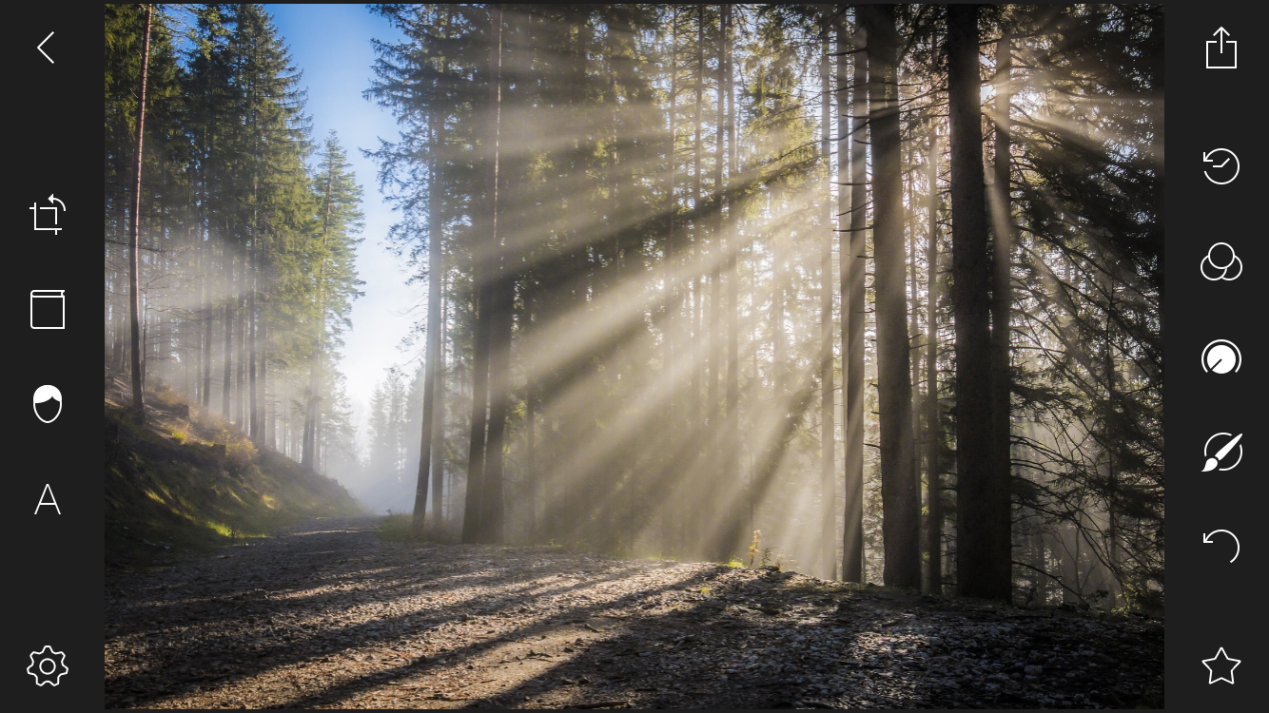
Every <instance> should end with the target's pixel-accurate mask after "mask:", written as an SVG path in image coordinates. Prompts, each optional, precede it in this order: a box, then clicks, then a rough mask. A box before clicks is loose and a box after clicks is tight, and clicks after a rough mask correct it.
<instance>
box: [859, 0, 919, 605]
mask: <svg viewBox="0 0 1269 713" xmlns="http://www.w3.org/2000/svg"><path fill="white" fill-rule="evenodd" d="M861 12H862V14H863V17H864V23H865V26H866V27H867V29H868V66H869V80H870V81H869V85H868V86H869V100H870V102H871V110H870V112H869V116H870V119H871V123H872V149H873V157H874V158H873V216H874V217H873V261H874V270H875V275H876V277H875V281H874V285H875V287H874V289H875V291H876V294H877V303H876V320H877V402H878V410H879V412H880V414H879V421H880V424H881V507H882V537H883V540H884V544H885V567H884V574H883V578H884V582H885V584H886V585H887V586H891V587H906V588H914V589H915V588H919V587H920V586H921V532H920V504H919V502H918V499H917V489H916V480H915V477H914V474H913V468H912V466H913V451H914V449H913V439H912V382H911V377H910V374H909V350H908V325H907V318H908V310H907V292H906V283H907V280H906V276H905V272H906V269H905V268H906V262H907V261H906V259H905V257H904V245H905V242H906V241H905V240H904V207H903V180H902V172H901V168H902V167H901V161H900V153H899V151H900V143H899V102H898V72H897V51H898V37H897V33H896V32H895V11H894V7H893V6H890V5H868V6H865V7H863V8H862V9H861Z"/></svg>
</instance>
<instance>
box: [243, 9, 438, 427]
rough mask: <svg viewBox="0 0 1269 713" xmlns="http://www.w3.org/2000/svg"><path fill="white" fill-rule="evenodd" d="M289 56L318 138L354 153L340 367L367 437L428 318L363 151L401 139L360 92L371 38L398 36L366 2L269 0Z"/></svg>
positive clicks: (412, 360) (367, 76)
mask: <svg viewBox="0 0 1269 713" xmlns="http://www.w3.org/2000/svg"><path fill="white" fill-rule="evenodd" d="M266 7H267V8H268V10H269V12H270V13H272V15H273V18H274V22H275V23H276V24H277V26H278V30H279V31H280V33H281V34H282V38H283V40H284V41H285V42H286V44H287V47H289V48H290V51H291V59H292V61H293V63H294V64H295V66H296V67H297V68H298V69H300V70H302V71H303V73H304V75H303V78H302V79H301V82H300V85H301V86H302V87H303V88H304V89H305V90H306V91H307V92H308V103H307V109H306V110H307V113H308V115H309V116H310V117H312V120H313V138H314V139H315V140H316V141H318V142H320V141H322V140H324V139H325V137H326V134H327V132H329V131H330V130H331V129H334V130H335V131H336V132H337V133H338V134H339V140H340V142H341V143H342V144H343V146H344V148H345V149H346V150H347V152H348V159H349V162H350V163H351V164H352V166H353V170H354V171H355V172H356V174H357V182H358V183H359V184H361V187H362V192H363V202H362V211H363V212H364V213H365V216H366V221H365V223H366V225H365V231H364V232H363V234H362V237H364V238H365V240H364V242H362V244H361V246H360V250H359V252H358V256H357V272H358V273H359V276H360V277H361V279H362V281H364V282H365V283H366V284H365V285H363V286H362V288H361V289H362V291H363V292H365V295H364V296H363V297H361V298H360V299H358V300H356V301H355V302H354V303H353V308H352V327H353V328H352V331H351V332H348V333H346V334H345V335H344V341H345V345H344V347H343V350H342V353H343V358H342V360H341V362H340V369H341V371H343V373H344V375H345V376H346V377H347V388H348V396H349V398H350V399H351V401H352V404H353V408H354V409H355V412H356V417H357V420H358V428H359V431H360V432H361V434H362V436H361V438H360V440H361V441H362V443H363V444H364V443H365V427H366V425H367V420H368V412H369V403H370V393H371V391H372V390H373V389H374V386H375V383H376V382H378V381H379V380H381V379H382V378H383V377H384V375H385V371H386V369H388V368H390V367H393V366H403V367H405V368H406V369H407V371H409V372H412V371H413V369H414V368H415V366H416V364H417V360H418V359H419V353H420V351H421V347H422V342H421V341H420V342H419V343H418V345H416V346H413V347H411V348H410V349H408V350H406V351H402V350H401V348H400V347H401V345H402V342H403V340H404V339H405V338H406V337H407V336H409V334H410V333H411V330H412V329H413V328H414V326H415V325H416V324H418V323H421V322H422V321H423V316H424V315H425V312H424V309H425V302H426V290H425V289H424V288H423V286H422V285H416V286H409V285H407V284H406V280H407V279H408V278H409V273H408V271H407V270H406V269H405V268H406V264H405V259H404V258H398V257H396V256H395V255H393V254H392V253H391V252H390V251H389V250H388V248H387V235H388V229H389V228H390V227H391V226H392V224H393V223H394V222H395V221H396V220H397V214H395V213H394V212H393V210H392V208H391V207H390V206H389V205H388V204H387V203H386V202H385V201H384V200H383V196H382V195H381V194H380V193H379V186H378V178H377V176H378V166H377V165H376V163H375V162H374V160H372V159H369V158H365V157H364V156H362V153H361V149H376V148H378V146H379V139H380V138H383V139H386V140H388V141H395V140H396V139H397V137H398V131H397V125H396V120H395V119H394V118H393V117H392V115H391V114H390V113H388V111H386V110H384V109H382V108H380V107H378V106H376V105H375V104H374V103H373V102H371V101H368V100H366V99H365V98H363V97H362V92H364V91H365V90H366V89H367V88H368V87H369V86H370V80H371V78H372V77H373V74H374V70H373V69H372V65H373V62H374V60H375V52H374V49H373V48H372V47H371V44H370V40H371V39H372V38H373V39H379V40H385V41H392V40H396V39H398V38H399V37H400V33H398V32H397V31H396V30H394V29H392V28H391V27H390V26H389V25H388V23H387V21H386V20H384V19H383V18H381V17H378V16H376V15H372V14H371V13H370V11H368V10H367V9H366V8H365V6H363V5H266Z"/></svg>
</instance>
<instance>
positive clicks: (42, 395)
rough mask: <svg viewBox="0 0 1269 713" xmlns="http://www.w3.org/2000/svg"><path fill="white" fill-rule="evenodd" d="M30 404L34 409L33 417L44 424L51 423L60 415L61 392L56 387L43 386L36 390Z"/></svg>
mask: <svg viewBox="0 0 1269 713" xmlns="http://www.w3.org/2000/svg"><path fill="white" fill-rule="evenodd" d="M31 403H32V405H33V406H34V407H35V417H36V418H38V419H40V420H41V421H43V422H44V423H52V422H54V421H56V420H57V417H58V416H61V415H62V392H61V391H58V390H57V387H56V386H49V385H47V384H45V385H44V386H41V387H40V388H38V389H36V390H35V396H34V397H33V398H32V399H31Z"/></svg>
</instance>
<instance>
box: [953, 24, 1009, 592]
mask: <svg viewBox="0 0 1269 713" xmlns="http://www.w3.org/2000/svg"><path fill="white" fill-rule="evenodd" d="M947 12H948V38H947V57H948V85H947V91H948V105H949V114H950V117H949V124H950V126H951V154H952V158H951V187H952V299H953V303H954V307H955V317H956V473H957V481H956V589H957V592H958V593H959V594H961V595H963V596H971V597H981V598H985V599H1000V600H1008V599H1009V598H1010V582H1009V574H1010V563H1009V558H1008V557H1005V558H1004V559H1003V561H1002V560H1001V559H1000V557H999V553H1000V551H1001V547H1000V543H1001V542H1004V543H1006V545H1007V544H1008V542H1009V491H1008V483H1000V482H998V473H997V469H996V468H995V467H994V466H995V463H994V462H993V458H992V429H993V426H994V422H995V419H994V414H993V409H992V394H991V384H992V379H991V371H992V369H991V332H990V330H989V329H988V324H989V321H990V316H991V314H990V301H989V299H988V287H989V286H990V284H991V267H990V261H989V257H988V251H987V247H988V245H987V243H988V231H987V215H986V201H985V189H984V185H983V153H982V146H983V132H982V111H981V106H980V98H979V91H980V82H979V77H978V64H979V61H978V7H977V6H975V5H950V6H948V10H947ZM1002 515H1003V517H1002ZM1005 551H1006V552H1007V549H1006V550H1005Z"/></svg>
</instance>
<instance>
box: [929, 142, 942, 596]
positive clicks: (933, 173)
mask: <svg viewBox="0 0 1269 713" xmlns="http://www.w3.org/2000/svg"><path fill="white" fill-rule="evenodd" d="M939 150H940V149H939V137H938V134H935V135H934V136H931V137H930V153H929V158H928V161H929V166H928V167H927V168H928V170H929V174H928V178H927V180H928V185H929V189H930V197H929V211H930V227H929V236H930V240H929V244H928V245H927V246H926V249H925V264H926V270H927V272H928V275H927V285H926V294H925V299H926V308H925V315H926V319H925V434H926V435H925V438H926V441H925V501H926V507H927V508H928V513H929V514H928V515H927V516H926V520H925V550H926V552H927V553H928V556H929V559H928V560H927V562H928V565H927V567H928V569H927V572H926V578H925V583H926V587H928V591H930V592H931V593H933V594H942V593H943V491H942V483H941V482H940V479H941V477H942V475H941V473H940V472H939V450H940V449H941V448H942V446H943V428H942V423H941V422H940V421H939V368H938V354H939V351H938V340H939V333H938V304H939V297H938V295H939V286H940V285H941V284H942V283H941V282H940V280H939V271H938V264H939V234H938V206H939V192H938V179H939Z"/></svg>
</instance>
